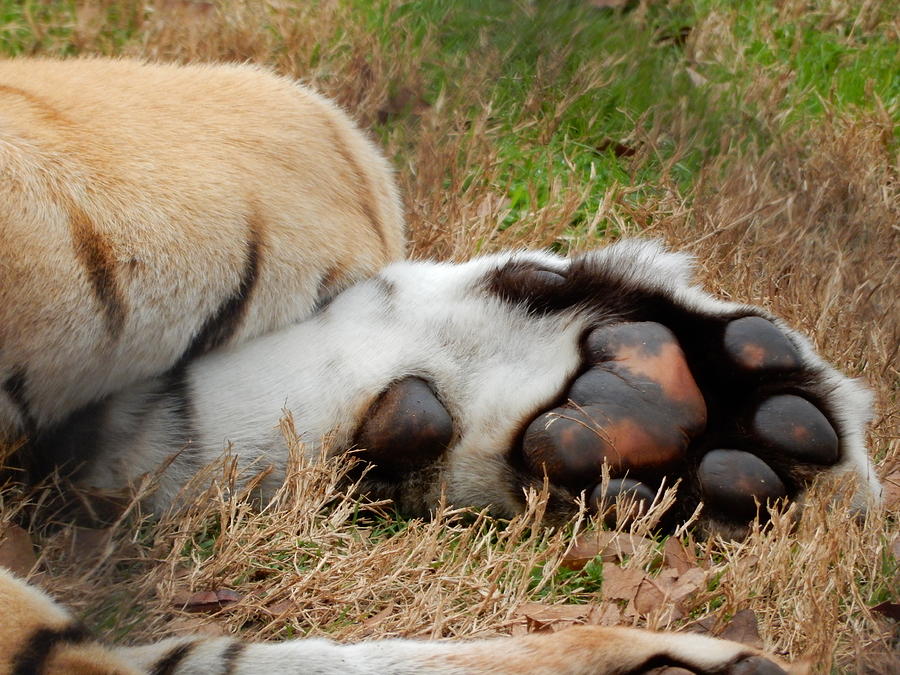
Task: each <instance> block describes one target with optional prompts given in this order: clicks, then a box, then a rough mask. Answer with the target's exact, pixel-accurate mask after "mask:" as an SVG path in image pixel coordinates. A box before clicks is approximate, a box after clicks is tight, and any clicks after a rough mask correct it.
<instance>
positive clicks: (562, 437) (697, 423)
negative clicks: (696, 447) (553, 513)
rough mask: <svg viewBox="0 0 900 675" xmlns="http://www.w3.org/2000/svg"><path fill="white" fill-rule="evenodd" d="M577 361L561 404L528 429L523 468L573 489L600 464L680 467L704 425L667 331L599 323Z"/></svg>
mask: <svg viewBox="0 0 900 675" xmlns="http://www.w3.org/2000/svg"><path fill="white" fill-rule="evenodd" d="M585 356H586V361H587V364H588V366H589V368H588V370H587V371H585V372H584V373H583V374H582V375H581V376H579V377H578V378H577V379H576V380H575V382H574V383H573V384H572V387H571V389H570V390H569V392H568V400H569V402H568V403H566V404H565V405H563V406H559V407H557V408H554V409H552V410H550V411H548V412H546V413H544V414H543V415H540V416H539V417H538V418H537V419H535V420H534V421H533V422H532V423H531V424H530V425H529V426H528V429H527V430H526V432H525V437H524V445H523V452H524V459H525V464H526V466H527V467H528V468H529V469H531V470H532V471H534V472H536V473H540V472H541V471H543V470H546V472H547V476H548V477H549V478H550V480H551V481H553V482H554V483H558V484H560V485H564V486H566V487H569V488H572V489H576V490H579V489H583V488H586V487H588V486H590V485H592V484H594V483H596V482H597V481H598V480H599V479H600V474H601V470H602V466H603V464H604V463H606V464H609V465H610V467H612V469H613V471H614V473H615V474H616V475H623V474H624V473H625V472H632V473H633V472H638V473H644V472H646V471H661V470H664V469H666V468H668V467H671V466H673V465H675V464H678V463H679V462H682V461H683V460H684V458H685V453H686V451H687V448H688V445H689V444H690V442H691V440H692V439H693V438H694V437H696V436H697V435H698V434H700V433H701V432H702V431H703V429H704V427H705V425H706V404H705V403H704V400H703V396H702V394H701V393H700V390H699V389H698V388H697V385H696V383H695V382H694V379H693V377H691V373H690V370H689V369H688V366H687V362H686V360H685V356H684V353H683V352H682V350H681V347H680V346H679V345H678V340H677V339H676V338H675V336H674V334H672V332H671V331H669V330H668V329H667V328H666V327H665V326H662V325H660V324H657V323H626V324H617V325H613V326H604V327H601V328H597V329H595V330H593V331H592V332H591V333H590V334H589V335H588V337H587V339H586V346H585Z"/></svg>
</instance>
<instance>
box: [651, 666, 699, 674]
mask: <svg viewBox="0 0 900 675" xmlns="http://www.w3.org/2000/svg"><path fill="white" fill-rule="evenodd" d="M644 675H694V671H693V670H685V669H684V668H676V667H674V666H660V667H659V668H654V669H653V670H645V671H644Z"/></svg>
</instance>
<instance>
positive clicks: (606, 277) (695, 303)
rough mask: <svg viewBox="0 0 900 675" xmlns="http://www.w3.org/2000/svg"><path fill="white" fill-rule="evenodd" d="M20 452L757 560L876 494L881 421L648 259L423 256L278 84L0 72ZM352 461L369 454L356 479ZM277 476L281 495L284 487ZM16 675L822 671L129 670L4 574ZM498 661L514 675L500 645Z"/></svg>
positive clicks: (696, 655) (822, 374)
mask: <svg viewBox="0 0 900 675" xmlns="http://www.w3.org/2000/svg"><path fill="white" fill-rule="evenodd" d="M0 173H2V181H0V442H4V443H7V444H13V443H15V442H17V441H19V440H20V439H24V441H23V445H22V448H21V449H20V451H19V453H18V455H17V457H16V460H15V461H16V462H18V463H21V465H22V467H23V468H24V469H26V470H27V475H29V476H30V477H31V478H32V479H35V480H36V479H38V478H40V477H41V476H44V475H46V474H47V473H48V472H50V471H61V472H63V473H64V474H65V475H66V476H67V477H69V478H70V479H71V480H72V482H73V483H75V484H77V485H78V486H82V487H84V488H86V489H91V490H98V491H104V490H106V491H115V490H122V489H125V488H128V487H129V486H134V485H135V484H136V483H137V482H138V481H139V480H140V479H141V478H142V477H143V476H146V475H148V474H156V475H157V487H156V489H155V490H154V491H153V492H152V493H151V494H150V495H148V496H146V497H145V498H144V502H145V505H146V507H147V508H148V509H149V510H150V511H153V512H156V513H159V514H161V513H164V512H166V511H168V510H170V509H173V508H175V509H177V508H179V507H180V506H184V505H186V504H189V503H190V501H191V500H192V499H196V498H197V494H196V493H195V492H192V491H191V488H190V485H189V484H190V483H191V479H192V477H194V476H196V475H197V473H198V471H199V470H200V469H201V468H202V467H204V466H206V465H208V464H209V463H211V462H214V461H216V460H217V459H220V458H221V457H222V456H223V453H228V454H229V455H230V456H232V457H234V458H235V459H236V461H237V463H238V466H239V467H241V468H242V469H243V470H245V473H246V474H247V475H255V476H259V475H264V478H263V479H262V480H261V481H257V482H256V483H255V484H256V488H257V490H258V491H259V493H260V498H261V499H264V498H265V496H266V495H267V494H268V495H271V494H272V493H273V491H274V490H276V489H277V487H278V485H279V484H280V483H281V482H282V481H283V479H284V475H285V471H286V466H287V462H288V458H289V452H288V449H287V447H286V445H285V439H284V438H283V436H282V435H281V433H280V432H279V420H280V419H282V418H283V417H284V416H285V414H289V415H290V416H291V418H292V420H293V421H294V423H295V425H296V427H297V430H298V434H299V436H300V439H301V440H302V442H303V448H304V453H305V454H306V455H307V456H308V458H309V459H311V460H315V459H316V458H317V457H321V456H323V455H330V456H338V455H343V456H352V457H353V458H354V461H357V462H358V463H359V465H360V466H364V467H365V469H364V470H362V471H361V472H360V473H359V475H358V476H357V477H356V478H357V480H356V485H357V488H358V489H360V490H362V491H365V492H366V493H367V494H370V495H372V496H374V497H375V498H377V499H389V500H391V501H392V502H393V503H394V504H395V505H396V507H397V508H398V509H399V510H400V511H401V512H404V513H406V514H410V515H414V516H428V515H429V514H430V513H432V512H433V511H434V509H435V508H436V507H437V506H438V505H439V504H440V503H445V502H446V503H449V504H452V505H454V506H459V507H473V508H479V509H485V510H487V511H489V512H490V513H492V514H494V515H496V516H499V517H511V516H514V515H516V514H517V513H520V512H522V510H523V509H524V508H525V503H526V495H527V494H528V493H529V492H534V491H535V490H538V491H542V492H543V494H545V495H546V500H547V502H546V503H547V508H546V515H545V518H546V519H547V521H548V522H554V521H564V520H565V519H567V518H570V517H571V516H572V515H573V513H576V512H577V511H579V510H580V509H586V510H587V511H588V512H589V513H591V514H596V516H597V517H598V518H603V517H606V516H608V514H609V512H610V505H611V504H613V503H619V501H620V500H621V499H622V498H627V499H629V500H630V502H631V503H632V504H637V505H641V506H642V508H644V507H649V506H650V505H651V504H653V503H654V500H655V499H656V498H657V496H658V494H659V492H660V490H661V489H663V487H664V486H665V485H671V484H672V483H673V482H678V483H679V489H678V493H677V500H676V503H675V505H674V506H673V507H672V508H670V509H669V511H667V512H666V514H665V516H664V521H663V523H662V525H663V526H664V527H665V526H671V525H672V524H674V523H678V522H682V521H684V520H685V518H686V517H687V516H688V515H690V514H692V513H695V512H696V511H697V507H698V505H700V504H701V503H702V504H703V505H704V507H703V509H702V511H701V512H700V517H699V519H698V521H697V524H696V527H697V528H698V529H699V530H700V531H702V532H705V533H708V534H725V535H728V536H741V534H742V533H744V532H746V531H747V528H748V527H749V524H750V523H751V522H753V521H754V520H755V519H756V518H757V517H758V516H760V509H761V505H765V504H767V503H773V502H776V501H782V502H785V501H790V502H795V503H797V504H802V503H803V500H804V498H805V494H806V492H807V489H808V487H809V486H810V484H811V483H812V481H813V480H814V479H816V478H817V477H818V476H822V475H826V476H842V475H849V476H852V477H853V478H854V479H855V480H854V484H855V487H854V490H855V492H854V494H853V500H854V505H855V506H856V507H857V508H858V509H859V510H860V511H864V510H865V509H866V507H867V505H868V504H870V503H871V502H872V500H877V499H878V498H879V495H880V490H881V488H880V485H879V482H878V479H877V477H876V476H875V472H874V470H873V466H872V464H871V461H870V459H869V457H868V454H867V450H866V444H865V431H866V425H867V424H868V422H869V420H870V418H871V409H872V401H871V394H870V393H869V391H868V390H867V389H866V387H865V386H864V385H863V384H862V383H860V382H858V381H856V380H853V379H850V378H848V377H846V376H844V375H843V374H841V373H840V372H838V371H837V370H836V369H834V368H833V367H832V366H830V365H829V364H827V363H826V362H825V361H824V360H823V359H822V358H821V357H819V356H818V355H817V354H816V352H815V351H814V349H813V347H812V344H811V342H810V341H809V340H808V339H807V338H806V337H805V336H803V335H802V334H801V333H799V332H798V331H796V330H794V329H792V328H791V327H790V326H788V325H787V324H786V323H785V322H784V321H782V320H780V319H778V318H777V317H775V316H773V315H771V314H769V313H767V312H766V311H764V310H762V309H760V308H758V307H755V306H752V305H745V304H739V303H734V302H726V301H723V300H720V299H717V298H716V297H714V296H713V295H711V294H709V293H708V292H706V291H705V290H704V289H702V288H701V287H699V286H698V285H697V284H696V282H695V281H694V279H693V271H692V270H693V265H694V261H693V260H692V258H691V257H690V256H689V255H687V254H685V253H681V252H674V251H670V250H668V249H667V248H666V247H665V246H664V245H663V244H662V243H660V242H658V241H655V240H641V239H633V240H628V239H625V240H621V241H619V242H616V243H613V244H611V245H608V246H605V247H602V248H598V249H595V250H592V251H587V252H585V253H580V254H575V255H572V256H570V257H564V256H560V255H557V254H554V253H550V252H546V251H504V252H500V253H495V254H490V255H483V256H479V257H475V258H473V259H471V260H469V261H466V262H461V263H450V262H441V261H430V260H407V259H405V258H404V253H405V251H404V249H405V245H406V244H405V242H406V232H405V220H404V212H403V205H402V200H401V196H400V191H399V189H398V187H397V182H396V180H395V177H394V175H393V170H392V168H391V166H390V163H389V162H388V161H387V159H386V158H385V157H384V155H383V153H382V152H381V151H380V150H379V149H378V147H377V146H376V145H375V144H374V143H373V142H372V141H371V140H370V139H369V138H368V136H367V135H366V134H365V132H364V131H362V130H361V129H360V128H359V127H358V126H357V125H356V124H355V123H354V122H353V121H352V119H351V118H350V116H349V115H348V114H347V113H346V112H344V111H343V110H341V109H340V108H339V107H338V106H337V105H335V104H334V103H332V102H331V101H329V100H328V99H326V98H325V97H323V96H321V95H320V94H317V93H316V92H314V91H313V90H311V89H310V88H308V87H305V86H303V85H301V84H299V83H297V82H296V81H294V80H291V79H289V78H286V77H281V76H278V75H275V74H273V73H272V72H271V71H269V70H267V69H265V68H262V67H259V66H253V65H247V64H242V65H236V64H189V65H176V64H166V63H148V62H144V61H137V60H126V59H108V58H78V59H68V60H55V59H48V58H16V59H11V60H6V61H0ZM347 453H349V454H347ZM262 468H265V469H266V471H265V472H264V473H263V474H260V469H262ZM0 608H2V609H4V610H5V614H6V616H9V617H14V620H11V621H6V622H4V626H3V627H2V628H0V645H2V649H0V672H4V673H5V672H9V673H26V672H48V673H56V672H77V673H190V672H223V673H268V672H273V671H274V670H276V669H277V671H278V672H298V673H299V672H303V673H346V672H351V673H385V672H390V673H406V672H409V673H413V672H415V673H433V674H435V675H438V674H442V673H448V674H449V673H535V674H536V673H545V672H553V673H619V672H643V671H646V670H650V669H651V668H655V667H659V666H666V665H668V666H676V667H683V668H689V669H691V670H692V671H694V672H701V673H706V672H717V673H718V672H728V673H751V672H752V673H778V672H802V671H803V667H802V666H801V665H797V664H794V665H790V664H786V663H782V662H779V661H778V659H776V658H775V657H773V656H771V655H765V654H762V653H761V652H759V651H757V650H754V649H751V648H748V647H746V646H743V645H738V644H735V643H730V642H727V641H723V640H716V639H714V638H707V637H702V636H697V635H688V634H681V633H653V632H648V631H642V630H639V629H631V628H627V629H626V628H602V627H598V626H581V627H574V628H570V629H567V630H565V631H561V632H559V633H555V634H553V635H537V634H535V635H527V636H519V637H510V638H499V639H497V640H491V641H472V642H466V641H460V642H434V641H408V640H390V641H373V642H366V643H360V644H356V645H337V644H334V643H331V642H328V641H325V640H319V639H307V640H293V641H287V642H283V643H278V644H254V643H243V642H240V641H237V640H233V639H231V638H220V639H219V638H217V639H211V638H206V637H186V638H171V639H169V640H165V641H162V642H160V643H156V644H152V645H146V646H139V647H110V646H106V645H104V644H103V643H101V642H99V641H97V640H95V639H94V638H92V637H91V636H90V635H89V634H88V633H87V632H86V631H85V630H84V629H83V628H81V627H80V626H79V624H78V622H77V621H75V620H74V619H73V617H72V616H71V614H69V613H68V612H67V611H66V610H65V609H64V608H62V607H60V606H58V605H57V604H55V603H54V602H53V600H52V599H50V598H49V597H48V596H46V595H45V594H44V593H42V592H41V591H40V590H38V589H37V588H35V587H33V586H30V585H27V584H26V583H24V582H23V581H22V580H20V579H18V578H16V577H15V576H13V575H12V574H11V573H9V572H6V571H0ZM498 649H499V650H501V651H502V653H503V655H504V657H503V659H502V660H498V659H497V658H496V653H497V650H498Z"/></svg>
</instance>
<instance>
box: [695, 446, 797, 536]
mask: <svg viewBox="0 0 900 675" xmlns="http://www.w3.org/2000/svg"><path fill="white" fill-rule="evenodd" d="M697 479H698V480H699V482H700V490H701V493H702V495H703V501H704V502H705V503H706V506H707V508H708V509H711V510H712V511H713V512H715V513H716V514H720V515H722V516H724V517H725V518H728V519H732V520H750V519H752V518H753V517H754V516H755V515H756V512H757V503H759V505H760V507H761V508H762V509H763V513H765V506H766V504H767V502H770V501H774V500H776V499H779V498H781V497H786V496H787V489H786V488H785V486H784V483H783V482H782V481H781V479H780V478H779V477H778V474H776V473H775V472H774V471H773V470H772V469H771V468H770V467H769V465H768V464H766V463H765V462H764V461H763V460H761V459H760V458H759V457H757V456H756V455H752V454H750V453H749V452H744V451H742V450H713V451H711V452H709V453H707V454H706V455H705V456H704V457H703V459H702V460H701V462H700V467H699V468H698V470H697Z"/></svg>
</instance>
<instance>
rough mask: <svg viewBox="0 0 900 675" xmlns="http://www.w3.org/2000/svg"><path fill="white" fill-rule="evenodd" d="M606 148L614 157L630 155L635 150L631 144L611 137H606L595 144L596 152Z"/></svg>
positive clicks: (604, 150) (603, 150)
mask: <svg viewBox="0 0 900 675" xmlns="http://www.w3.org/2000/svg"><path fill="white" fill-rule="evenodd" d="M607 150H612V151H613V154H614V155H615V156H616V157H631V156H632V155H634V154H635V153H636V152H637V150H635V149H634V148H633V147H632V146H630V145H625V144H624V143H620V142H619V141H614V140H612V139H611V138H606V139H604V140H602V141H600V142H599V143H598V144H597V152H606V151H607Z"/></svg>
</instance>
